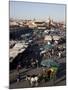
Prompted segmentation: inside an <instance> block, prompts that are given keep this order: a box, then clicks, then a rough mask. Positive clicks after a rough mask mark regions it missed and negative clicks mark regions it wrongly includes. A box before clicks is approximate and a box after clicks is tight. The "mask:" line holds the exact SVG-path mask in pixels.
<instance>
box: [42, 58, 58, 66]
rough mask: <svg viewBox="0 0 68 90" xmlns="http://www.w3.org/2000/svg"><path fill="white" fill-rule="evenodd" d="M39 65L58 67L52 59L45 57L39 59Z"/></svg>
mask: <svg viewBox="0 0 68 90" xmlns="http://www.w3.org/2000/svg"><path fill="white" fill-rule="evenodd" d="M41 66H43V67H58V66H59V64H58V63H57V62H56V61H54V60H53V59H46V60H42V61H41Z"/></svg>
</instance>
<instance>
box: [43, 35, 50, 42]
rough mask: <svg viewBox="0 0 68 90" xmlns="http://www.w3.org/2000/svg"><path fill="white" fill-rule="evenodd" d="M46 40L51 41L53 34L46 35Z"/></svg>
mask: <svg viewBox="0 0 68 90" xmlns="http://www.w3.org/2000/svg"><path fill="white" fill-rule="evenodd" d="M44 40H45V41H51V40H52V36H51V35H46V36H45V38H44Z"/></svg>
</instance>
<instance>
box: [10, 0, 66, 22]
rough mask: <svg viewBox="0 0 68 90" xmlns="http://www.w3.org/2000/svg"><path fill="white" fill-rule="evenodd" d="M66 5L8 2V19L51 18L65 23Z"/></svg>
mask: <svg viewBox="0 0 68 90" xmlns="http://www.w3.org/2000/svg"><path fill="white" fill-rule="evenodd" d="M65 9H66V5H63V4H50V3H33V2H24V1H10V8H9V13H10V18H14V19H39V20H45V19H48V17H51V19H53V20H57V21H64V22H65V13H66V12H65V11H66V10H65Z"/></svg>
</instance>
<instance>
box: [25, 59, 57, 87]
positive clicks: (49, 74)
mask: <svg viewBox="0 0 68 90" xmlns="http://www.w3.org/2000/svg"><path fill="white" fill-rule="evenodd" d="M53 64H54V65H53ZM41 66H42V67H39V68H35V69H32V70H30V71H28V72H27V75H26V80H28V82H29V83H30V85H31V86H38V85H39V83H40V82H41V81H42V80H44V81H45V82H46V81H48V80H52V79H54V80H55V79H56V74H57V70H58V64H57V63H56V62H53V61H49V60H48V61H47V60H45V61H42V62H41Z"/></svg>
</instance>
